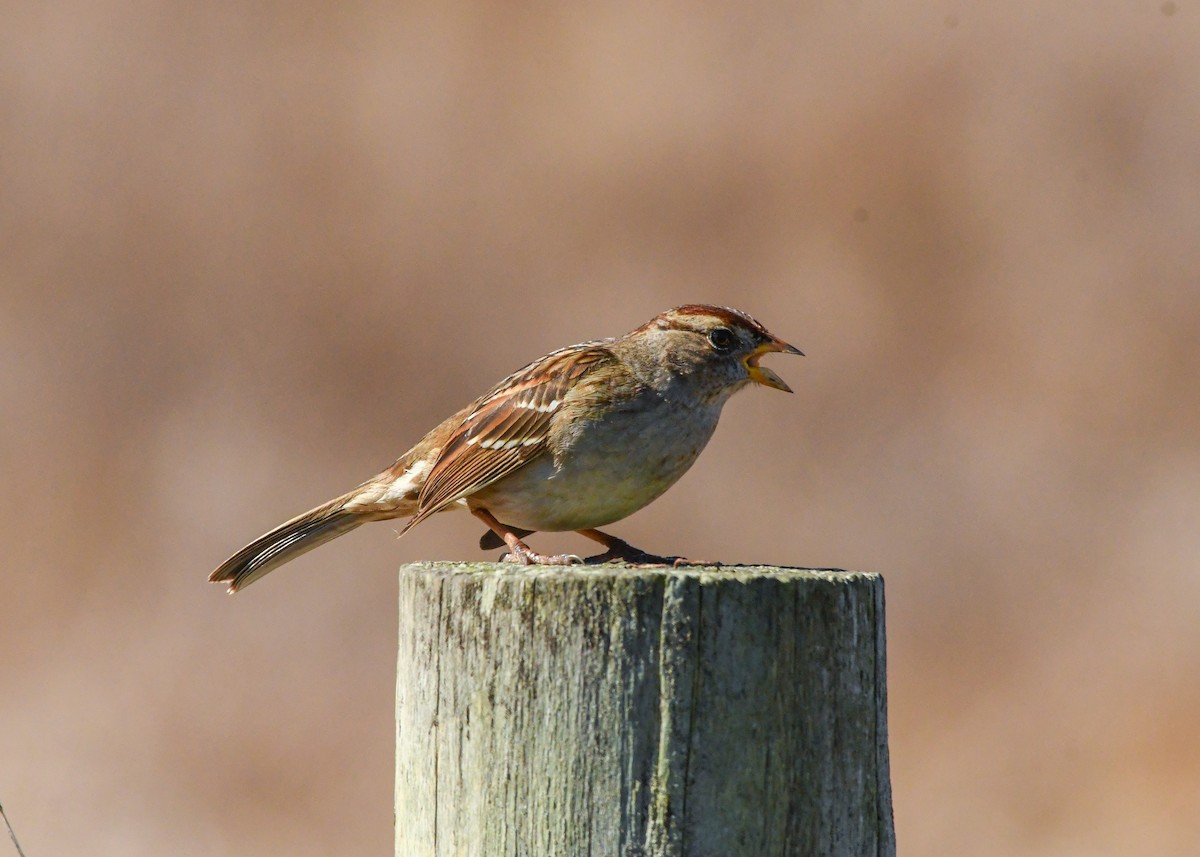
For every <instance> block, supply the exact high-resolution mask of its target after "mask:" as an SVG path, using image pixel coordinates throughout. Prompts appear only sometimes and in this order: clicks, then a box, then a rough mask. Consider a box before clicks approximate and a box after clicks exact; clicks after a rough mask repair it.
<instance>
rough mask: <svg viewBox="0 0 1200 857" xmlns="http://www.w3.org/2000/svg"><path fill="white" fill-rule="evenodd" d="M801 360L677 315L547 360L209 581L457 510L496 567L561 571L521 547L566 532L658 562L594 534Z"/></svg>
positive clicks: (561, 559) (562, 559) (788, 348)
mask: <svg viewBox="0 0 1200 857" xmlns="http://www.w3.org/2000/svg"><path fill="white" fill-rule="evenodd" d="M772 352H781V353H784V354H797V355H803V352H801V351H800V349H798V348H796V347H795V346H793V345H789V344H788V343H786V342H784V341H783V340H782V339H779V338H778V337H776V336H775V335H774V334H772V333H770V332H769V331H768V330H767V329H766V328H765V327H763V325H762V324H761V323H759V322H758V321H756V320H755V319H754V318H752V317H751V316H750V315H748V314H747V313H745V312H742V311H740V310H736V309H731V308H729V307H722V306H709V305H704V304H687V305H684V306H678V307H675V308H673V309H669V310H667V311H666V312H663V313H660V314H659V315H656V316H655V317H654V318H652V319H650V320H649V321H647V322H646V323H645V324H643V325H641V326H640V327H637V328H635V329H634V330H632V331H630V332H629V333H627V334H625V335H624V336H620V337H614V338H610V339H596V340H590V341H587V342H581V343H579V344H577V345H571V346H568V347H566V348H561V349H559V350H557V351H552V352H550V353H549V354H547V355H546V356H545V357H542V358H541V359H539V360H535V361H533V362H532V363H530V364H529V365H528V366H525V367H524V368H523V369H520V370H518V371H517V372H514V373H513V374H511V375H509V376H508V377H507V378H505V379H504V380H503V381H501V382H500V383H498V384H496V385H495V386H494V387H492V388H491V389H490V390H488V391H487V392H486V393H484V394H483V395H482V396H480V397H479V398H478V399H476V400H475V401H473V402H471V404H469V405H467V406H466V407H465V408H463V409H462V410H460V411H458V412H457V413H455V414H453V415H452V416H450V417H448V418H447V419H446V420H444V421H443V422H442V423H440V424H439V425H438V426H437V427H435V428H434V429H433V430H431V431H430V432H429V433H428V434H426V435H425V436H424V437H423V438H421V439H420V440H419V441H417V443H416V445H414V446H413V447H412V448H411V449H410V450H408V452H406V453H404V455H402V456H401V457H400V458H399V459H397V460H396V462H395V463H394V464H392V465H391V466H390V467H388V468H387V469H386V470H384V471H383V472H381V473H379V474H378V475H376V476H373V477H371V478H370V479H368V480H367V481H365V482H363V483H362V484H361V485H359V486H358V487H356V488H353V489H351V490H350V491H348V492H347V493H345V494H343V495H341V496H340V497H336V498H334V499H332V500H330V501H329V502H327V503H323V504H321V505H320V506H317V507H316V508H315V509H311V510H309V511H307V512H305V513H304V514H302V515H298V516H297V517H295V518H292V519H291V520H289V521H286V522H285V523H283V524H280V525H279V526H278V527H275V528H274V529H273V530H271V531H270V532H268V533H266V534H265V535H262V536H260V537H259V538H257V539H255V540H254V541H252V542H251V543H250V544H248V545H246V546H245V547H244V548H242V549H241V550H239V551H238V552H237V553H235V554H234V555H233V556H231V557H230V558H229V559H227V560H226V561H225V562H223V563H222V564H221V565H220V566H219V567H218V568H217V569H216V570H215V571H214V572H213V573H212V574H211V575H210V576H209V580H210V581H212V582H219V583H226V584H228V590H229V592H231V593H233V592H237V591H239V590H241V589H244V588H245V587H247V586H249V585H250V584H251V583H253V582H254V581H256V580H258V579H259V578H261V577H262V576H263V575H265V574H267V573H268V572H270V571H273V570H274V569H276V568H278V567H279V566H281V565H283V564H284V563H286V562H289V561H291V560H293V559H295V558H296V557H298V556H300V555H301V554H303V553H306V552H308V551H310V550H312V549H313V548H316V547H318V546H320V545H322V544H325V543H326V542H328V541H331V540H332V539H335V538H337V537H338V536H341V535H344V534H346V533H348V532H350V531H351V530H353V529H355V528H357V527H359V526H361V525H362V524H365V523H367V522H369V521H383V520H389V519H395V518H407V519H408V521H407V523H406V524H405V525H404V527H403V529H402V530H401V533H400V535H403V534H404V533H406V532H408V531H409V530H411V529H412V528H413V527H415V526H416V525H418V524H420V523H421V522H422V521H424V520H426V519H427V518H429V517H430V516H431V515H434V514H436V513H438V512H443V511H447V510H454V509H465V510H467V511H469V512H470V513H471V514H472V515H474V516H475V517H476V518H478V519H479V520H480V521H482V522H483V523H484V524H485V525H487V528H488V529H487V531H486V532H485V533H484V536H483V537H482V538H481V539H480V542H479V545H480V548H481V549H484V550H488V549H493V548H498V547H501V546H505V547H507V549H508V550H507V553H506V554H504V555H503V557H502V560H505V561H509V562H516V563H520V564H523V565H530V564H533V565H575V564H579V563H581V562H584V560H582V559H581V558H580V557H578V556H576V555H574V554H554V555H545V554H540V553H538V552H536V551H534V550H533V549H532V548H531V547H530V546H529V545H528V544H527V543H526V541H525V538H526V537H527V536H529V535H530V534H532V533H536V532H539V531H541V532H567V531H575V532H577V533H579V534H580V535H582V536H585V537H587V538H588V539H591V540H593V541H596V542H599V543H600V544H601V545H602V546H603V547H604V548H606V550H605V551H604V552H603V553H601V554H598V555H596V556H594V557H589V558H588V559H587V560H586V561H587V562H588V563H596V562H612V561H624V562H627V563H633V564H655V563H666V562H673V563H676V564H678V563H679V562H680V561H682V560H681V558H679V557H662V556H656V555H654V554H649V553H646V552H645V551H641V550H639V549H637V548H635V547H633V546H632V545H630V544H629V543H628V542H625V541H624V540H623V539H620V538H617V537H616V536H613V535H610V534H608V533H605V532H602V531H601V530H599V529H597V528H598V527H603V526H607V525H608V524H611V523H614V522H616V521H619V520H621V519H622V518H626V517H628V516H629V515H631V514H633V513H634V512H636V511H638V510H639V509H641V508H642V507H644V506H646V505H647V504H648V503H650V502H652V501H653V500H655V499H657V498H658V497H659V496H661V495H662V494H663V492H665V491H666V490H667V489H668V488H670V487H671V486H672V485H673V484H674V483H675V482H676V481H677V480H678V479H679V478H680V477H681V476H682V475H683V474H684V473H685V472H686V471H687V470H688V468H690V467H691V466H692V464H693V463H694V462H695V461H696V458H697V457H698V456H699V455H700V452H701V451H702V450H703V449H704V447H705V445H707V443H708V441H709V439H710V438H711V437H712V434H713V431H714V430H715V429H716V426H717V420H718V418H719V417H720V415H721V409H722V408H723V407H724V405H725V402H726V401H727V400H728V399H729V397H730V396H731V395H732V394H733V393H735V392H737V391H738V390H741V389H743V388H745V387H748V386H751V385H753V384H760V385H762V386H765V387H770V388H773V389H776V390H782V391H783V392H787V393H790V392H792V390H791V388H790V387H789V386H788V385H787V384H786V383H785V382H784V381H783V379H782V378H780V377H779V376H778V375H777V374H775V372H773V371H772V370H770V369H768V368H767V367H765V366H761V365H759V360H760V358H762V357H763V355H765V354H769V353H772Z"/></svg>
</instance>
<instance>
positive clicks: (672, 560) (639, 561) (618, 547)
mask: <svg viewBox="0 0 1200 857" xmlns="http://www.w3.org/2000/svg"><path fill="white" fill-rule="evenodd" d="M575 532H577V533H579V535H581V536H586V537H587V538H589V539H591V540H592V541H594V542H600V544H602V545H604V546H605V547H606V548H608V550H606V551H605V552H604V553H601V554H596V555H595V556H589V557H588V558H587V560H586V561H587V563H588V564H589V565H594V564H601V563H606V562H613V561H614V560H620V561H622V562H627V563H629V564H630V565H673V566H681V565H692V564H693V563H692V561H691V560H689V559H684V558H683V557H681V556H658V555H656V554H652V553H646V552H645V551H644V550H641V549H639V548H635V547H634V546H633V545H631V544H630V543H629V542H627V541H625V540H624V539H618V538H617V537H616V536H610V535H609V534H608V533H603V532H601V531H600V530H576V531H575Z"/></svg>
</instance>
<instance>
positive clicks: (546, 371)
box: [404, 342, 616, 530]
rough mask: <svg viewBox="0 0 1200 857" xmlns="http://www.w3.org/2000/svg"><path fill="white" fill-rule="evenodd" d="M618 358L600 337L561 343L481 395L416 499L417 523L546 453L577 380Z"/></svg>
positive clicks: (406, 527) (409, 523)
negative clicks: (554, 423) (557, 418)
mask: <svg viewBox="0 0 1200 857" xmlns="http://www.w3.org/2000/svg"><path fill="white" fill-rule="evenodd" d="M615 359H616V358H615V357H614V356H613V353H612V352H611V351H610V350H609V349H608V348H606V347H605V346H604V344H603V343H600V342H585V343H583V344H581V345H573V346H571V347H570V348H563V349H561V350H559V351H555V352H553V353H551V354H548V355H547V356H546V357H543V358H542V359H541V360H539V361H537V362H536V363H531V364H530V365H529V366H526V367H525V368H524V369H522V370H521V371H519V372H516V373H514V374H513V375H510V376H509V377H508V378H505V379H504V380H503V381H501V382H500V383H499V384H497V385H496V386H495V387H493V388H492V389H491V390H490V391H489V392H488V393H486V394H485V395H483V396H482V397H480V399H479V400H478V401H477V402H476V403H475V405H474V407H472V408H471V410H470V412H469V413H468V414H467V416H466V417H465V418H464V419H463V422H462V423H461V424H460V425H459V427H458V429H457V430H456V431H455V432H454V434H453V436H452V437H451V439H450V442H449V443H447V444H446V446H445V448H444V449H443V450H442V452H441V454H440V455H439V456H438V459H437V461H436V462H435V463H434V465H433V468H432V469H431V470H430V472H429V476H428V477H427V478H426V480H425V484H424V486H423V487H422V489H421V494H420V497H419V498H418V500H417V513H416V515H414V516H413V518H412V520H411V521H409V522H408V524H407V526H405V528H404V529H405V530H408V529H409V528H411V527H414V526H416V525H417V524H419V523H420V522H421V521H423V520H425V518H427V517H429V516H430V515H432V514H434V513H435V512H438V511H440V510H441V509H443V508H445V507H446V506H448V505H450V504H451V503H453V502H455V501H456V500H460V499H462V498H463V497H467V496H470V495H471V494H474V493H475V492H476V491H479V490H480V489H482V488H485V487H487V486H488V485H491V484H492V483H494V482H497V481H499V480H500V479H503V478H504V477H505V476H507V475H509V474H510V473H512V472H513V471H514V470H517V469H518V468H520V467H522V466H523V465H525V464H527V463H528V462H530V461H532V460H533V459H534V458H537V457H538V456H539V455H542V454H544V453H545V452H546V450H547V448H548V440H549V436H550V428H551V423H552V420H553V419H554V416H555V414H557V413H558V411H559V408H560V407H561V406H562V404H563V401H564V400H565V399H566V397H567V395H568V394H569V393H570V392H571V390H572V389H573V388H574V386H575V385H576V383H577V382H578V381H579V379H580V378H582V377H583V376H584V375H586V374H587V373H588V372H591V371H592V370H594V369H595V368H596V367H598V366H601V365H604V364H605V363H609V362H611V361H613V360H615Z"/></svg>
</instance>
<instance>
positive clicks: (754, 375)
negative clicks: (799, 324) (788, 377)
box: [745, 337, 804, 393]
mask: <svg viewBox="0 0 1200 857" xmlns="http://www.w3.org/2000/svg"><path fill="white" fill-rule="evenodd" d="M776 351H778V352H782V353H783V354H799V355H800V356H801V357H803V356H804V352H803V351H801V350H800V349H799V348H797V347H796V346H794V345H788V344H787V343H786V342H784V341H783V340H782V339H776V338H774V337H772V338H771V339H769V340H767V341H766V342H764V343H763V344H762V345H760V346H758V348H755V349H754V351H753V352H752V353H751V354H749V355H747V357H746V361H745V363H746V372H747V373H749V375H750V380H751V381H754V382H755V383H757V384H762V385H763V386H764V387H774V388H775V389H776V390H783V392H785V393H790V392H792V388H791V387H789V386H788V385H787V384H785V383H784V381H783V379H782V378H780V377H779V376H778V375H776V374H775V373H774V372H772V371H771V370H770V369H768V368H767V367H766V366H759V365H758V361H759V360H760V359H761V358H762V356H763V355H764V354H771V353H773V352H776Z"/></svg>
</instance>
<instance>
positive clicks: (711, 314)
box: [638, 304, 769, 335]
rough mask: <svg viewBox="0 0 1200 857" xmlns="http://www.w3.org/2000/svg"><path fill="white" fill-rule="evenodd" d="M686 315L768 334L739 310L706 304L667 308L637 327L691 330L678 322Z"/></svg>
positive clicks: (642, 328) (643, 328)
mask: <svg viewBox="0 0 1200 857" xmlns="http://www.w3.org/2000/svg"><path fill="white" fill-rule="evenodd" d="M688 316H703V317H705V318H715V319H718V320H720V321H723V322H724V323H725V324H730V325H734V326H735V327H737V326H745V327H751V328H753V329H754V330H756V331H758V332H759V333H761V334H763V335H769V334H767V329H766V328H765V327H763V326H762V324H760V323H759V322H758V321H757V320H756V319H754V318H752V317H751V316H749V315H747V314H746V313H744V312H741V311H740V310H736V309H731V308H729V307H723V306H707V305H705V304H685V305H683V306H680V307H675V309H669V310H667V311H666V312H664V313H663V314H662V315H659V316H657V317H656V318H654V319H652V320H650V321H649V322H647V323H646V324H644V325H642V327H640V328H638V329H639V330H645V329H647V328H649V327H651V326H653V327H657V328H659V329H660V330H667V329H670V328H677V329H683V330H691V329H692V328H690V327H689V326H687V325H686V324H680V323H679V322H681V321H682V320H683V319H685V318H687V317H688Z"/></svg>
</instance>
